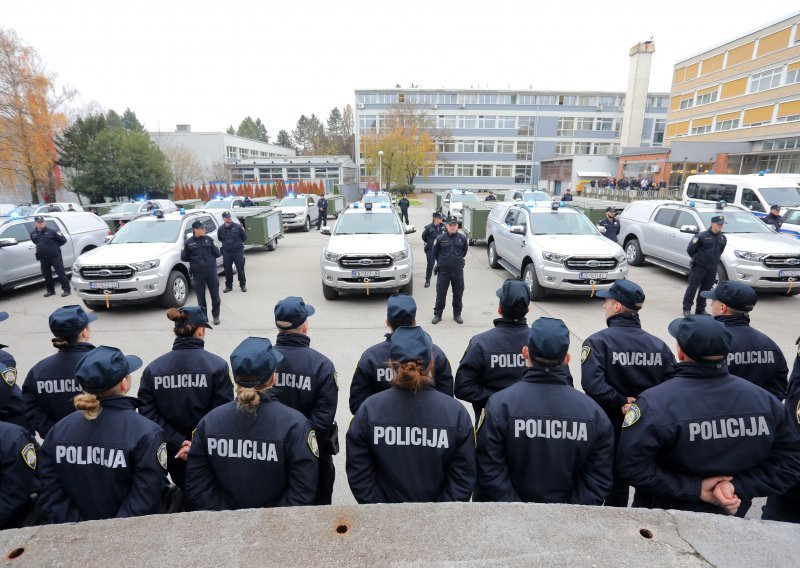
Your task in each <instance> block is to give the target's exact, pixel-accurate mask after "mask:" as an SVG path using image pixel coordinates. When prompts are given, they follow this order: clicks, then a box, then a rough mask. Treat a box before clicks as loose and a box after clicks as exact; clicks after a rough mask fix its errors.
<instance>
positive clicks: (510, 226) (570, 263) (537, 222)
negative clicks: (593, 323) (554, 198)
mask: <svg viewBox="0 0 800 568" xmlns="http://www.w3.org/2000/svg"><path fill="white" fill-rule="evenodd" d="M486 242H487V244H488V253H487V254H488V259H489V266H491V267H492V268H501V267H502V268H505V269H506V270H507V271H508V272H510V273H511V274H512V275H514V276H516V277H517V278H519V277H522V279H523V280H524V281H525V283H527V284H528V286H529V287H530V289H531V298H532V299H533V300H541V299H542V298H543V297H544V294H545V291H546V290H548V291H549V290H552V291H558V292H591V291H593V290H605V289H608V288H610V287H611V285H612V284H613V283H614V281H616V280H620V279H622V278H625V277H626V276H627V274H628V263H627V260H626V258H625V253H624V252H623V250H622V249H621V248H620V246H619V245H618V244H616V243H613V242H611V241H610V240H608V239H607V238H605V237H604V236H603V235H602V234H601V232H600V230H599V229H598V228H597V227H595V226H594V224H592V222H591V221H590V220H589V219H588V217H586V215H584V214H583V213H581V212H580V211H578V210H577V209H573V208H572V207H560V206H559V204H558V203H553V204H552V205H551V207H550V208H547V209H546V208H544V207H536V206H533V205H530V206H525V205H522V204H520V203H516V202H510V201H501V202H499V203H498V204H497V205H495V206H494V208H492V210H491V212H490V213H489V218H488V220H487V222H486Z"/></svg>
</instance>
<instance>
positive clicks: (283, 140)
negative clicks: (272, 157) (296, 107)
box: [275, 129, 294, 149]
mask: <svg viewBox="0 0 800 568" xmlns="http://www.w3.org/2000/svg"><path fill="white" fill-rule="evenodd" d="M275 143H276V144H277V145H278V146H283V147H284V148H292V149H294V142H292V137H291V136H290V135H289V133H288V132H286V131H285V130H283V129H281V130H280V131H279V132H278V139H277V140H276V141H275Z"/></svg>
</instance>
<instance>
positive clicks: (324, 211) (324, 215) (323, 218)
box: [317, 195, 328, 231]
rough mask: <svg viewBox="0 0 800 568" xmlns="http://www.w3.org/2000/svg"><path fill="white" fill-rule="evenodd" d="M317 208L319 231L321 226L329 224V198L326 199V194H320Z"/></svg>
mask: <svg viewBox="0 0 800 568" xmlns="http://www.w3.org/2000/svg"><path fill="white" fill-rule="evenodd" d="M317 209H318V210H319V214H318V215H317V231H319V228H320V226H321V225H322V226H325V227H327V226H328V200H327V199H325V196H324V195H320V196H319V199H317Z"/></svg>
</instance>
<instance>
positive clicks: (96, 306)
mask: <svg viewBox="0 0 800 568" xmlns="http://www.w3.org/2000/svg"><path fill="white" fill-rule="evenodd" d="M83 305H84V306H86V307H87V308H89V309H90V310H94V311H98V310H104V309H106V305H105V303H104V302H87V301H86V300H84V301H83Z"/></svg>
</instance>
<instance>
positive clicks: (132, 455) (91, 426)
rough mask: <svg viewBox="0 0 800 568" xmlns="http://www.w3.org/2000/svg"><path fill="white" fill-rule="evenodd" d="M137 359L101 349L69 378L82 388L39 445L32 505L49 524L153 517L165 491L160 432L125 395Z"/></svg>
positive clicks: (160, 507)
mask: <svg viewBox="0 0 800 568" xmlns="http://www.w3.org/2000/svg"><path fill="white" fill-rule="evenodd" d="M141 366H142V360H141V359H139V358H138V357H135V356H132V355H127V356H126V355H123V353H122V351H120V350H119V349H115V348H114V347H106V346H104V345H101V346H99V347H97V348H95V349H93V350H91V351H89V352H88V353H86V355H84V357H83V359H82V360H81V362H80V364H79V365H78V369H77V371H76V373H75V376H76V378H77V379H78V382H79V383H80V385H81V387H82V388H83V390H84V393H83V394H80V395H78V396H76V397H75V408H76V409H77V410H80V411H81V412H73V413H72V414H70V415H69V416H67V417H66V418H64V419H63V420H61V421H60V422H58V423H57V424H56V425H55V426H53V427H52V428H51V429H50V432H49V433H48V435H47V438H46V439H45V441H44V444H42V450H41V455H40V464H39V467H40V476H41V477H40V479H41V484H42V493H41V498H40V501H39V504H40V505H41V507H42V509H43V510H44V511H45V512H46V513H47V514H48V515H50V518H51V519H52V520H53V522H55V523H74V522H78V521H91V520H98V519H110V518H115V517H138V516H141V515H152V514H156V513H160V512H162V510H163V500H164V495H165V491H166V488H167V445H166V443H165V441H164V431H163V430H162V429H161V427H160V426H158V425H157V424H156V423H155V422H153V421H152V420H150V419H148V418H145V417H144V416H141V415H139V413H137V412H136V407H137V406H138V405H139V401H138V400H137V399H135V398H132V397H127V396H124V395H125V394H126V393H127V392H128V391H129V390H130V387H131V375H130V374H131V372H132V371H135V370H136V369H138V368H139V367H141Z"/></svg>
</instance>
